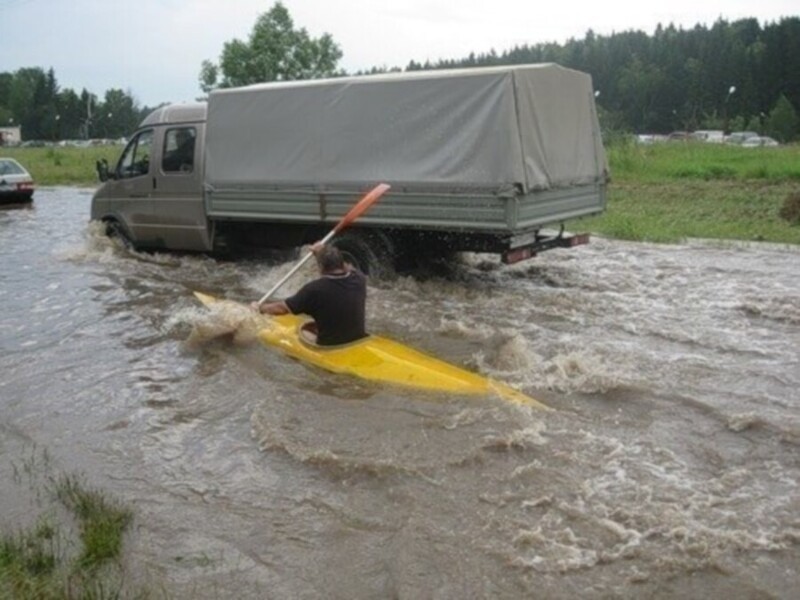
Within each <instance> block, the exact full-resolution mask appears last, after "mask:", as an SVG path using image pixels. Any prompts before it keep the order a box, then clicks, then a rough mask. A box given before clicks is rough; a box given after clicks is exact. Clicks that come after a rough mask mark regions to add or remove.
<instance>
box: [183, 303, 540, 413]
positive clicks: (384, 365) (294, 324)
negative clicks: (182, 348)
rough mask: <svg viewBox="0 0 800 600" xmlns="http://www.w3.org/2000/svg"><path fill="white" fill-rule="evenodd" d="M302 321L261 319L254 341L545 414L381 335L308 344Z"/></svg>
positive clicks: (348, 368) (381, 377)
mask: <svg viewBox="0 0 800 600" xmlns="http://www.w3.org/2000/svg"><path fill="white" fill-rule="evenodd" d="M194 295H195V296H196V297H197V299H198V300H200V302H202V303H203V304H204V305H205V306H211V305H213V304H216V303H217V302H220V301H221V300H219V299H217V298H215V297H214V296H210V295H208V294H203V293H201V292H195V293H194ZM225 302H228V301H227V300H226V301H225ZM308 321H309V318H308V317H306V316H302V315H292V314H287V315H280V316H274V317H269V318H268V319H267V318H265V325H264V328H263V329H261V330H260V331H259V333H258V337H259V339H260V340H261V342H262V343H263V344H265V345H267V346H272V347H275V348H277V349H278V350H280V351H281V352H283V353H284V354H287V355H289V356H291V357H293V358H296V359H298V360H301V361H303V362H306V363H309V364H312V365H315V366H317V367H320V368H322V369H325V370H326V371H331V372H333V373H344V374H348V375H354V376H356V377H360V378H362V379H367V380H370V381H381V382H385V383H391V384H395V385H401V386H406V387H413V388H419V389H425V390H431V391H439V392H449V393H456V394H471V395H480V394H483V395H488V394H492V393H494V394H497V395H499V396H500V397H502V398H503V399H504V400H507V401H510V402H513V403H515V404H521V405H526V406H533V407H536V408H541V409H547V410H549V407H547V406H545V405H544V404H542V403H540V402H539V401H537V400H534V399H533V398H531V397H529V396H526V395H525V394H523V393H522V392H519V391H517V390H515V389H514V388H512V387H510V386H508V385H506V384H504V383H501V382H499V381H495V380H493V379H490V378H488V377H483V376H482V375H478V374H476V373H471V372H470V371H467V370H465V369H462V368H460V367H457V366H455V365H452V364H450V363H447V362H444V361H442V360H439V359H438V358H434V357H433V356H429V355H427V354H424V353H422V352H420V351H418V350H414V349H413V348H411V347H409V346H406V345H404V344H401V343H399V342H395V341H394V340H391V339H389V338H385V337H382V336H378V335H370V336H368V337H366V338H364V339H361V340H358V341H355V342H352V343H349V344H342V345H340V346H328V347H325V346H318V345H316V344H311V343H309V342H306V341H304V340H303V339H302V338H301V335H300V328H301V326H302V325H303V324H304V323H307V322H308Z"/></svg>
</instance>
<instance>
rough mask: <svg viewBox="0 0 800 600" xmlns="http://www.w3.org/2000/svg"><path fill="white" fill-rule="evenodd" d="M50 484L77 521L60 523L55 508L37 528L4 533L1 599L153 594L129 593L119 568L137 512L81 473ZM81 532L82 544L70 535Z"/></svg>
mask: <svg viewBox="0 0 800 600" xmlns="http://www.w3.org/2000/svg"><path fill="white" fill-rule="evenodd" d="M50 485H51V486H52V489H50V490H48V491H49V492H51V494H50V495H51V496H52V497H53V498H55V499H56V500H57V501H58V503H59V505H60V506H61V507H62V508H65V509H66V510H67V512H68V513H69V515H70V516H71V517H73V518H74V523H71V524H67V526H65V525H64V524H63V523H59V522H58V520H57V517H56V515H57V511H52V512H51V513H50V514H46V515H43V516H40V517H39V518H38V520H37V521H36V523H35V524H34V525H33V526H31V527H28V528H26V529H23V530H20V531H17V532H14V533H3V534H1V535H0V598H9V599H11V598H14V599H16V598H19V599H31V598H35V599H37V600H73V599H74V600H78V599H87V600H105V599H112V598H113V599H118V598H147V597H149V594H147V593H146V592H142V591H134V592H130V591H126V590H125V589H124V585H123V581H122V578H121V576H120V574H119V569H118V567H119V564H118V562H119V557H120V552H121V549H122V542H123V537H124V534H125V531H126V530H127V528H128V527H129V525H130V524H131V521H132V519H133V513H132V511H131V510H130V509H128V508H126V507H125V506H123V505H122V504H121V503H119V502H117V501H115V500H113V499H111V498H110V497H109V496H108V495H106V494H104V493H102V492H101V491H99V490H94V489H91V488H88V487H87V486H86V485H85V484H84V483H83V482H82V481H81V480H80V479H79V478H78V477H75V476H62V477H60V478H58V479H55V480H51V484H50ZM70 525H71V526H70ZM75 530H77V532H78V537H79V540H80V543H79V544H76V543H75V542H74V540H73V539H72V536H71V535H70V533H71V532H74V531H75ZM76 546H77V547H76Z"/></svg>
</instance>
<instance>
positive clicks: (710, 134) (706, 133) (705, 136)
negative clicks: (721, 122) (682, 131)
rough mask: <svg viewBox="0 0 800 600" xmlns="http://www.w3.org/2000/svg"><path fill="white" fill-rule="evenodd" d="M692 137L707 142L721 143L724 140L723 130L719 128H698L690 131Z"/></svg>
mask: <svg viewBox="0 0 800 600" xmlns="http://www.w3.org/2000/svg"><path fill="white" fill-rule="evenodd" d="M692 139H695V140H698V141H701V142H706V143H708V144H721V143H722V142H724V141H725V132H724V131H722V130H719V129H698V130H697V131H695V132H693V133H692Z"/></svg>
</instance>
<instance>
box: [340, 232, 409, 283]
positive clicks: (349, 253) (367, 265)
mask: <svg viewBox="0 0 800 600" xmlns="http://www.w3.org/2000/svg"><path fill="white" fill-rule="evenodd" d="M331 243H332V244H333V245H334V246H335V247H336V248H338V249H339V251H340V252H341V253H342V255H343V256H344V259H345V262H348V263H350V264H351V265H353V266H354V267H356V268H357V269H358V270H359V271H361V272H362V273H364V274H365V275H369V276H370V277H373V278H376V279H387V278H389V277H391V275H392V274H393V273H394V269H393V267H392V251H391V242H390V240H389V238H388V237H387V236H386V235H384V234H382V233H381V232H362V231H345V232H344V233H342V234H340V235H339V236H338V237H335V238H334V239H333V241H332V242H331Z"/></svg>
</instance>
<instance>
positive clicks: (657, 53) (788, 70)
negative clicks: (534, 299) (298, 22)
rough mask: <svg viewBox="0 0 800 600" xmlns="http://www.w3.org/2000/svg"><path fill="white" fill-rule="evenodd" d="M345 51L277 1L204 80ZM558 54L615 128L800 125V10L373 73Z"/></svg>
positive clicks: (276, 70) (303, 75) (276, 76)
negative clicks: (586, 82) (763, 20)
mask: <svg viewBox="0 0 800 600" xmlns="http://www.w3.org/2000/svg"><path fill="white" fill-rule="evenodd" d="M341 56H342V53H341V51H340V49H339V47H338V45H336V43H335V42H334V41H333V39H332V38H331V36H330V35H329V34H324V35H322V36H321V37H320V38H317V39H314V38H311V37H310V36H309V35H308V33H307V32H306V31H305V29H296V28H295V26H294V23H293V21H292V18H291V15H290V14H289V11H288V10H287V9H286V8H285V7H284V6H283V4H281V3H280V2H277V3H275V4H274V5H273V7H272V8H271V9H270V10H269V11H268V12H266V13H264V14H262V15H261V16H259V18H258V19H257V21H256V23H255V25H254V27H253V30H252V32H251V34H250V37H249V39H248V41H241V40H231V41H230V42H227V43H226V44H225V45H224V47H223V50H222V53H221V56H220V62H219V64H215V63H212V62H211V61H204V62H203V64H202V66H201V71H200V85H201V88H202V89H203V90H204V91H206V92H208V91H210V90H211V89H213V88H214V87H230V86H237V85H247V84H252V83H260V82H264V81H276V80H291V79H309V78H313V77H334V76H338V75H345V74H346V73H344V72H343V71H342V70H340V69H339V68H338V61H339V59H340V58H341ZM542 62H554V63H558V64H560V65H562V66H565V67H569V68H573V69H578V70H580V71H585V72H587V73H589V74H591V76H592V80H593V83H594V87H595V90H596V91H595V95H596V98H597V105H598V111H599V114H600V119H601V124H602V125H603V127H604V129H605V130H606V132H617V131H622V132H641V133H644V132H648V133H668V132H671V131H675V130H685V131H694V130H697V129H717V130H719V129H722V130H725V131H732V130H755V131H757V132H759V133H769V134H772V135H773V136H775V137H777V138H779V139H780V140H781V141H789V140H791V139H795V138H796V137H797V135H798V133H800V127H798V125H799V123H798V115H797V112H796V107H800V18H798V17H791V18H784V19H781V20H780V21H779V22H776V23H767V24H765V25H764V26H763V27H762V26H761V25H760V24H759V22H758V20H757V19H742V20H738V21H734V22H728V21H725V20H723V19H720V20H718V21H717V22H716V23H714V24H713V25H712V26H711V27H706V26H705V25H697V26H695V27H694V28H692V29H688V30H684V29H682V28H676V27H675V26H674V25H668V26H666V27H664V26H661V25H659V26H658V27H657V28H656V31H655V32H654V34H653V35H648V34H646V33H644V32H641V31H626V32H622V33H615V34H612V35H608V36H600V35H595V33H594V32H592V31H589V32H587V33H586V35H585V36H584V38H583V39H581V40H575V39H572V40H569V41H568V42H567V43H565V44H556V43H547V44H536V45H533V46H527V45H525V46H518V47H515V48H511V49H509V50H506V51H504V52H502V53H501V54H498V53H496V52H494V51H492V52H490V53H488V54H480V55H475V54H471V55H469V56H468V57H466V58H463V59H460V60H440V61H438V62H433V63H432V62H426V63H424V64H421V63H417V62H414V61H411V62H410V63H409V64H408V65H407V66H406V67H405V69H401V68H399V67H392V68H387V67H375V68H373V69H370V70H369V71H367V72H361V73H356V74H374V73H382V72H387V71H402V70H405V71H416V70H422V69H426V70H427V69H457V68H467V67H479V66H496V65H513V64H526V63H542Z"/></svg>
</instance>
